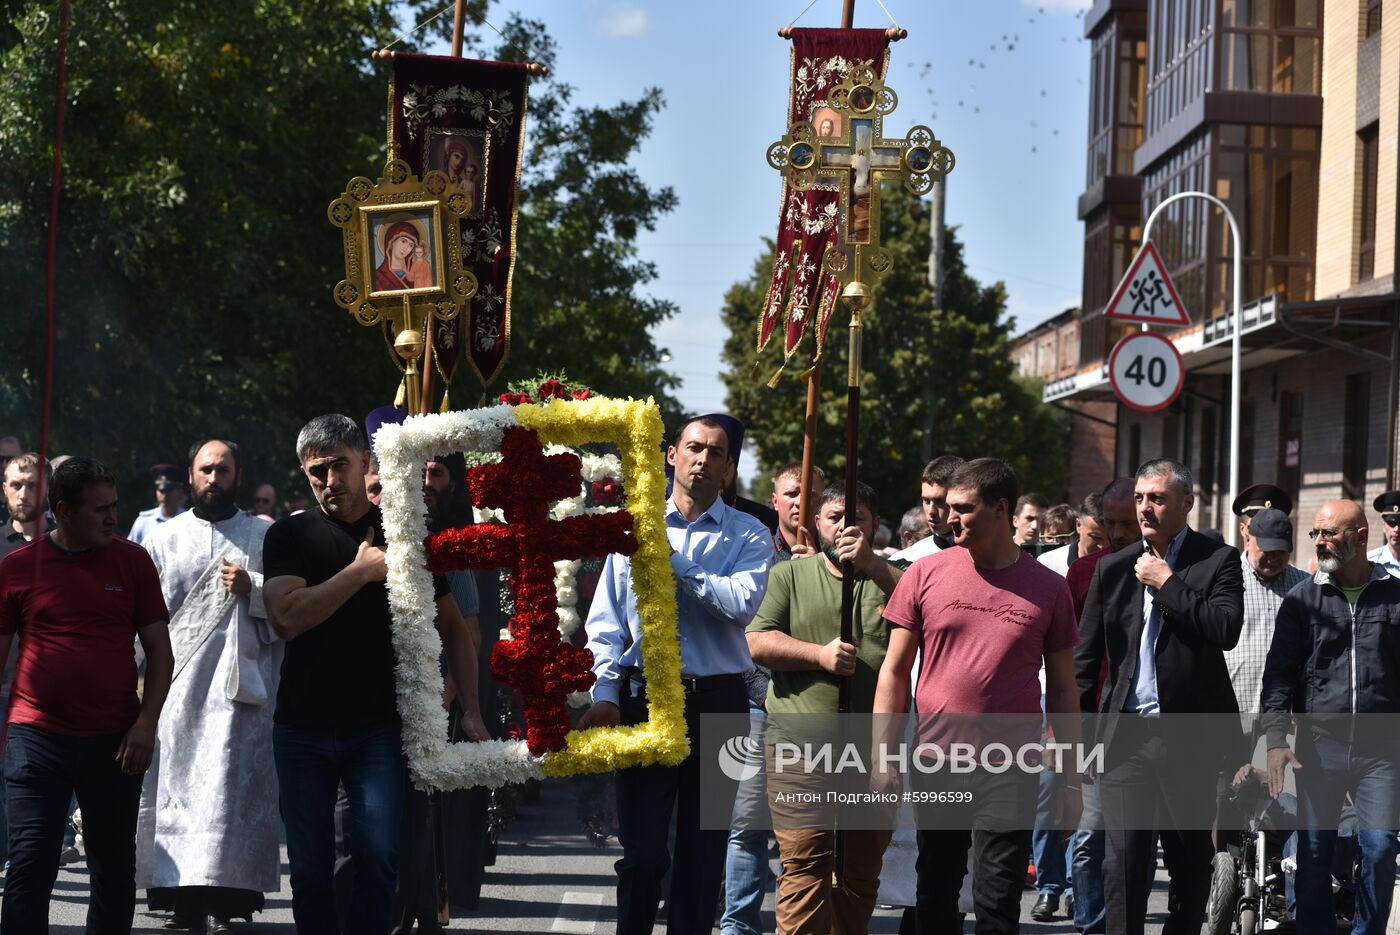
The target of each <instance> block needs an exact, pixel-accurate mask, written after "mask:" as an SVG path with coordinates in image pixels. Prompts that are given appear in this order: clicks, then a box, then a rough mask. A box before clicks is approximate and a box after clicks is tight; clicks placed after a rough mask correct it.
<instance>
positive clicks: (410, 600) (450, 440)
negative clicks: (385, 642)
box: [375, 396, 690, 790]
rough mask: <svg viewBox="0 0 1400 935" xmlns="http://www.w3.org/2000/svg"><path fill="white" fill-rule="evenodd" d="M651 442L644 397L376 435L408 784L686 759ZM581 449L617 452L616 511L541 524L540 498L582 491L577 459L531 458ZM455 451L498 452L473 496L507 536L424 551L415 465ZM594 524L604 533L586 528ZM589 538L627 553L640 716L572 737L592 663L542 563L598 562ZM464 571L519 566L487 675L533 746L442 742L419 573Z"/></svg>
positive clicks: (480, 473) (481, 781) (519, 408)
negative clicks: (570, 630) (577, 699)
mask: <svg viewBox="0 0 1400 935" xmlns="http://www.w3.org/2000/svg"><path fill="white" fill-rule="evenodd" d="M661 437H662V428H661V414H660V411H659V410H658V409H657V407H656V404H655V402H653V401H652V400H650V399H648V400H647V401H646V402H640V401H637V400H631V399H628V400H618V399H609V398H607V397H598V396H593V397H590V398H588V399H573V400H565V399H560V398H556V399H551V400H550V401H549V402H548V403H545V404H542V405H535V404H523V405H516V406H495V407H492V408H490V409H475V410H469V411H464V412H450V413H444V414H441V415H427V416H413V417H410V418H409V419H407V420H405V421H404V422H403V423H402V424H400V425H386V426H384V427H383V428H381V429H380V430H379V432H378V433H376V435H375V452H376V454H377V456H378V459H379V470H380V479H381V482H382V484H383V491H384V494H383V500H382V503H381V510H382V512H383V514H384V535H385V538H386V539H387V541H388V553H387V563H388V566H389V578H388V586H389V606H390V609H391V611H392V613H393V642H394V652H395V655H396V656H397V659H398V666H397V674H398V706H399V715H400V717H401V719H402V721H403V744H404V753H405V755H406V756H407V757H408V764H409V770H410V772H411V773H412V776H413V781H414V784H415V785H417V786H418V787H420V788H433V789H444V790H446V789H461V788H466V787H470V786H487V787H491V788H494V787H496V786H501V785H504V784H506V783H511V782H523V781H524V780H526V779H532V778H538V777H540V776H568V775H573V774H575V773H589V772H606V771H609V770H613V769H617V768H619V767H626V766H642V765H646V764H650V763H663V764H667V765H674V764H677V763H679V762H680V761H681V760H683V759H684V758H685V757H686V756H687V754H688V753H689V751H690V743H689V740H688V739H687V736H686V728H685V698H684V692H683V690H682V688H681V683H680V674H681V660H680V643H679V642H678V640H677V636H676V593H675V577H674V575H673V574H672V572H671V564H670V560H669V551H670V547H669V543H668V542H667V539H666V526H665V520H664V516H665V501H666V477H665V473H664V469H663V466H662V464H663V462H662V456H661V450H662V449H661ZM590 442H610V443H613V444H616V445H617V446H618V448H619V451H620V455H621V460H622V473H623V488H624V489H625V490H626V492H627V509H626V510H625V511H621V512H618V513H612V514H608V515H607V516H606V517H603V516H592V517H571V518H570V519H569V520H565V521H563V522H548V520H547V513H548V505H549V504H548V501H549V500H550V499H560V498H561V496H569V495H574V494H576V492H577V489H578V487H579V484H580V481H579V477H578V459H577V458H576V457H574V456H572V455H552V456H548V457H546V456H544V454H543V451H542V446H543V445H549V444H557V445H568V446H579V445H583V444H587V443H590ZM456 451H463V452H466V451H500V452H502V454H503V456H504V459H503V461H502V462H501V463H500V464H498V465H490V466H487V467H484V468H474V469H473V471H474V472H475V473H474V474H473V475H472V476H471V477H470V478H469V480H468V485H469V487H470V488H471V492H472V497H473V500H474V501H475V502H476V503H477V505H478V506H493V507H499V508H502V509H504V510H505V513H506V521H507V525H505V526H500V525H495V526H486V527H468V529H467V530H465V531H463V532H461V533H460V534H454V535H443V534H439V536H435V537H433V539H428V536H427V526H426V523H425V520H424V516H425V514H426V507H425V505H424V501H423V490H422V484H421V481H420V478H421V471H422V466H423V463H424V462H425V461H428V460H429V459H431V458H432V457H434V456H435V455H440V454H447V453H451V452H456ZM565 488H570V490H569V491H566V490H565ZM484 501H486V502H484ZM574 520H577V521H578V522H572V521H574ZM585 520H587V521H592V522H591V523H585V522H583V521H585ZM599 521H603V522H602V525H606V526H607V527H608V528H607V529H606V530H604V529H601V528H598V529H595V528H593V525H594V524H597V523H599ZM575 526H577V529H575V528H574V527H575ZM629 526H630V531H629V529H628V527H629ZM566 527H567V528H566ZM585 527H587V528H586V529H585ZM592 537H598V539H599V541H600V542H601V541H606V543H607V546H606V548H607V550H615V551H621V552H624V553H625V552H626V551H628V550H634V551H632V554H631V560H632V573H631V582H632V590H633V592H634V594H635V595H636V601H637V613H638V616H639V618H640V620H641V628H642V640H641V652H642V661H643V665H644V667H645V668H646V671H647V697H648V702H649V711H648V714H649V717H648V720H647V721H646V722H645V723H642V724H638V725H636V726H633V727H612V728H602V727H599V728H592V729H590V730H587V731H567V722H563V723H562V724H561V718H563V717H564V715H563V713H562V712H563V705H562V698H563V695H564V694H565V693H567V692H569V691H574V690H578V689H579V688H586V687H587V686H588V685H589V684H591V683H592V672H591V661H590V660H589V659H588V658H585V657H587V656H588V653H587V651H586V650H580V649H577V648H574V647H570V646H568V645H567V644H564V643H562V641H561V640H560V639H559V633H558V629H557V627H558V618H557V616H556V614H555V603H554V600H555V596H554V588H553V584H552V569H553V561H554V560H555V559H556V558H563V557H571V555H572V554H584V552H583V551H580V550H591V554H597V553H598V552H599V551H600V550H601V548H600V546H599V545H597V544H594V543H592V542H585V540H587V539H590V538H592ZM467 564H502V565H510V566H514V568H515V574H514V578H515V581H514V587H515V596H516V616H515V617H514V618H512V621H511V627H512V635H513V636H514V639H512V640H511V641H509V642H507V643H505V644H502V645H501V646H498V647H497V654H499V657H500V658H499V659H493V661H492V670H493V672H497V673H498V677H499V676H505V677H506V679H507V681H508V682H510V683H512V684H514V685H515V687H517V688H519V689H520V690H521V693H522V695H523V696H524V700H525V711H526V720H527V727H528V728H529V729H530V736H529V740H528V741H519V740H515V741H506V740H491V741H485V742H481V743H455V744H449V743H448V742H447V730H446V715H445V713H444V712H443V710H442V705H441V702H440V700H441V697H442V674H441V670H440V669H439V667H438V656H439V654H440V653H441V651H442V643H441V640H440V639H439V637H438V634H437V630H436V629H435V628H434V626H433V619H434V616H435V613H436V608H435V605H434V601H433V586H432V576H431V572H430V571H429V568H430V566H431V567H432V568H433V569H434V570H444V569H447V568H452V567H464V566H465V565H467ZM546 568H547V569H549V578H548V579H547V580H546V578H545V577H544V575H545V569H546ZM537 578H538V579H539V580H535V579H537ZM565 731H567V733H565ZM532 748H533V751H532Z"/></svg>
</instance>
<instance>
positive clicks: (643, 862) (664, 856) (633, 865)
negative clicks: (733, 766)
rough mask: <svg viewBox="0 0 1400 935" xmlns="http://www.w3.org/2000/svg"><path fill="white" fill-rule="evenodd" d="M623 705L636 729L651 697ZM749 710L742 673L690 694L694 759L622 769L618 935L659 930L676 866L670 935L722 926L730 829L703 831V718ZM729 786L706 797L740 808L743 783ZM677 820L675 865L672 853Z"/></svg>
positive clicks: (687, 717) (627, 721)
mask: <svg viewBox="0 0 1400 935" xmlns="http://www.w3.org/2000/svg"><path fill="white" fill-rule="evenodd" d="M621 701H622V704H621V708H622V719H623V723H625V724H636V723H640V722H641V721H642V720H644V719H645V718H646V701H645V696H641V697H625V698H623V699H622V700H621ZM748 710H749V696H748V692H747V690H746V689H745V688H744V680H743V677H742V676H739V675H735V676H733V677H732V678H723V679H719V680H717V681H716V682H715V683H713V684H712V685H711V686H708V687H706V688H704V689H701V690H698V691H693V692H687V693H686V696H685V722H686V729H687V730H688V731H689V733H690V750H691V753H690V756H689V757H687V758H686V759H685V761H684V762H683V763H681V764H680V765H679V766H638V767H633V768H631V769H620V770H618V771H617V782H616V787H617V837H618V840H619V841H620V842H621V844H622V859H621V860H619V861H618V862H617V864H616V865H615V867H616V870H617V933H618V935H646V933H648V932H650V931H651V930H652V926H653V925H654V923H655V922H656V909H657V906H658V905H659V904H660V902H661V880H662V878H663V877H664V876H665V875H666V871H667V869H668V868H669V869H671V871H672V873H671V889H670V894H669V896H668V897H667V906H666V931H667V932H668V933H671V935H686V933H698V935H705V933H708V932H709V931H710V929H711V928H713V927H714V921H715V907H716V906H717V905H718V903H719V893H720V884H721V883H722V881H723V879H724V855H725V849H726V846H727V843H728V840H729V831H728V829H721V830H707V831H702V830H701V829H700V757H699V753H698V751H699V749H700V741H699V737H700V715H702V714H745V713H747V712H748ZM712 781H713V780H712ZM725 785H726V787H727V788H724V789H721V790H719V791H718V792H717V791H716V790H715V789H714V788H710V789H707V790H706V793H705V794H706V795H715V794H721V795H727V796H728V797H729V799H730V801H731V803H732V801H733V799H734V793H735V791H736V790H737V788H738V785H737V783H729V782H726V783H725ZM673 814H674V817H675V822H676V856H675V866H674V867H672V865H671V853H670V849H669V848H668V847H667V837H668V834H669V831H670V828H671V819H672V816H673Z"/></svg>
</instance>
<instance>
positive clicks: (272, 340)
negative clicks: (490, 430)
mask: <svg viewBox="0 0 1400 935" xmlns="http://www.w3.org/2000/svg"><path fill="white" fill-rule="evenodd" d="M418 6H419V7H422V4H421V3H420V4H419V5H418ZM484 7H485V4H484V3H475V4H473V5H472V14H473V17H474V18H477V17H479V16H480V14H481V13H482V11H483V9H484ZM57 9H58V7H57V3H55V2H53V0H25V2H19V3H16V4H14V5H12V7H11V10H12V15H11V16H10V17H9V20H8V22H9V25H8V27H3V28H0V29H3V31H0V75H3V78H0V81H3V86H0V152H3V153H4V154H5V158H4V160H0V282H3V283H4V284H5V294H4V304H5V310H6V314H5V315H4V316H3V317H0V345H2V346H3V347H4V348H5V366H4V367H3V368H0V435H3V434H6V433H9V432H14V433H17V434H20V435H22V436H24V438H25V440H26V442H27V443H28V444H30V445H32V444H34V443H35V441H36V440H37V435H38V412H39V378H40V375H41V372H42V369H41V368H42V339H43V325H42V318H43V315H42V310H43V270H44V250H43V247H44V243H45V239H46V229H47V210H48V200H49V166H50V160H51V159H52V143H53V110H54V106H53V105H54V84H55V74H56V48H57V35H58V16H57ZM418 12H419V9H418V8H415V7H413V6H412V5H410V6H408V7H400V6H397V5H395V4H393V3H391V2H388V0H332V2H322V3H312V2H308V0H260V2H259V3H257V4H255V5H254V6H253V7H250V6H249V5H247V4H237V3H233V4H230V3H203V2H195V0H160V2H156V0H111V2H108V3H104V4H100V5H96V6H93V5H88V4H74V5H73V14H72V27H71V35H70V41H69V60H68V92H67V112H66V118H65V146H64V182H63V190H62V198H61V202H60V218H59V238H58V243H59V277H58V329H57V358H56V362H57V366H56V376H55V381H54V391H55V395H54V399H55V405H54V410H53V426H52V434H51V445H50V451H51V452H54V453H81V454H88V455H92V456H94V457H98V458H100V459H102V460H104V461H106V462H108V463H109V464H111V465H112V467H113V468H114V469H116V470H117V471H118V473H119V475H120V476H122V477H123V478H125V479H126V480H127V482H126V483H125V484H124V492H125V493H126V494H127V497H128V500H127V505H126V506H125V507H124V509H123V514H124V521H129V520H130V518H131V516H132V515H134V512H135V510H136V509H139V508H142V507H144V506H146V505H148V503H149V501H150V488H149V484H148V482H147V480H146V478H145V466H146V465H149V464H150V463H152V462H155V461H176V462H179V461H181V460H182V459H183V458H184V455H185V451H186V449H187V447H188V445H189V444H190V442H191V441H192V440H193V439H195V438H197V437H201V436H208V435H221V436H228V437H232V438H235V439H237V440H238V441H239V442H241V443H242V445H243V447H244V460H245V465H244V469H245V493H246V492H247V491H248V490H249V489H250V488H251V485H252V483H253V482H255V481H260V480H272V481H274V482H275V483H278V484H281V483H283V482H285V481H288V480H292V479H294V478H295V476H296V475H295V458H294V455H293V452H292V447H293V442H294V439H295V435H296V431H297V429H298V428H299V427H300V425H301V424H302V423H303V422H304V421H305V420H306V419H307V418H309V417H310V416H313V415H316V414H317V413H321V412H326V411H341V412H346V413H348V414H350V415H352V416H358V415H361V414H363V413H365V412H367V411H368V410H370V409H371V408H373V407H375V406H378V405H383V404H385V403H388V402H390V401H391V400H392V399H393V395H394V391H395V387H396V381H397V373H396V371H395V370H394V369H393V367H392V364H391V362H390V361H389V360H388V356H387V355H388V351H387V349H386V348H385V347H384V344H383V341H382V339H381V337H380V335H379V333H378V332H377V330H374V329H367V328H361V327H360V326H358V325H356V324H355V323H354V322H353V321H352V320H351V319H350V317H349V316H348V315H346V314H345V313H344V312H343V311H341V310H340V309H339V308H338V307H337V306H336V305H335V304H334V302H333V301H332V299H331V295H330V287H331V286H332V285H333V284H334V283H335V282H336V281H337V280H339V279H340V278H342V277H343V275H344V272H343V270H344V266H343V261H342V259H341V254H340V236H339V233H338V232H337V231H336V230H335V228H333V227H332V226H331V225H330V223H329V222H328V221H327V219H326V205H327V204H328V203H329V202H330V201H331V199H333V198H334V197H335V196H336V194H337V193H338V192H340V191H341V189H342V187H343V185H344V183H345V182H346V181H347V180H348V179H350V178H351V177H353V176H356V175H370V176H374V175H377V174H378V172H379V170H380V169H382V167H383V164H384V141H385V130H384V122H385V113H384V103H385V94H386V87H387V83H388V75H387V68H386V66H383V65H378V64H375V63H372V62H371V61H370V58H369V52H370V51H371V50H372V49H374V48H377V47H381V46H383V45H385V44H386V43H388V42H389V41H390V40H392V39H393V38H394V37H395V36H396V35H398V34H399V33H400V32H401V31H402V30H403V28H404V21H406V20H409V19H410V17H412V16H415V15H416V14H417V13H418ZM398 13H402V14H403V20H400V19H399V18H398V16H397V15H396V14H398ZM417 18H418V19H422V18H425V17H422V16H418V17H417ZM450 19H451V17H450V16H447V17H444V18H443V19H441V20H439V21H438V23H437V24H436V25H438V26H441V25H442V24H445V23H447V22H449V21H450ZM473 32H474V33H476V32H481V33H486V35H489V36H490V39H491V41H492V42H495V43H498V45H499V47H495V48H493V47H491V45H490V44H489V43H488V42H487V41H486V39H484V38H483V37H482V36H480V35H469V39H468V54H474V55H476V56H478V57H493V56H494V57H499V58H504V59H512V60H521V59H522V58H523V56H524V54H526V53H525V52H523V51H522V49H525V50H528V54H529V57H530V58H531V59H533V60H536V61H542V62H544V63H545V64H546V65H549V64H552V63H553V57H554V46H553V44H552V43H551V41H550V39H549V38H548V36H547V34H546V32H545V30H544V27H543V26H542V25H541V24H539V23H532V22H527V21H521V20H514V19H512V20H510V21H508V22H506V24H505V26H504V28H503V33H504V36H503V37H498V36H496V34H495V33H494V32H489V33H488V32H486V30H485V29H484V28H480V29H479V30H477V29H474V30H473ZM423 35H424V34H420V38H421V37H422V36H423ZM527 37H528V38H527ZM571 97H572V90H571V89H570V88H569V87H568V86H567V85H564V84H562V83H560V82H558V81H556V80H554V79H546V80H535V81H534V82H532V85H531V89H530V102H529V117H528V120H527V123H526V133H527V138H526V154H527V155H526V159H527V167H526V170H525V173H524V176H523V178H522V185H521V188H522V192H521V196H522V197H521V202H522V209H521V216H520V222H519V228H518V239H517V251H518V252H517V256H518V261H517V265H516V275H515V286H514V290H515V291H514V300H513V314H514V342H513V352H512V356H511V359H510V362H509V364H508V366H507V370H506V372H505V373H504V374H503V376H502V377H501V378H499V379H498V384H497V385H495V386H493V388H492V392H493V394H494V393H497V392H500V391H501V390H503V389H504V388H505V384H506V382H507V381H508V380H511V379H517V378H520V377H524V376H528V375H530V374H532V373H534V372H535V371H536V370H538V369H542V368H550V369H563V370H566V371H567V372H568V374H569V375H570V377H571V378H573V379H574V380H577V381H579V382H581V383H586V384H588V385H591V386H592V387H594V388H595V389H596V390H598V391H599V392H604V393H609V394H613V395H629V394H630V395H633V396H646V395H648V394H654V395H656V396H657V397H658V399H659V400H660V402H661V403H662V405H663V407H664V408H665V409H666V411H667V414H668V415H674V414H675V413H676V412H677V411H678V408H679V407H678V406H677V404H676V402H675V400H674V399H673V398H672V397H671V396H670V395H669V391H670V390H671V389H672V388H673V387H674V386H675V385H676V381H675V380H674V378H673V377H671V376H670V375H668V374H667V373H665V372H664V371H662V370H661V369H660V366H659V359H660V357H661V353H662V351H661V349H659V348H657V347H655V346H654V344H653V342H652V340H651V337H650V332H649V329H650V328H651V327H652V326H654V325H655V324H657V323H658V322H660V321H662V320H664V319H665V318H666V317H668V316H670V315H671V314H673V313H674V312H675V307H674V306H673V305H672V304H670V303H669V302H666V301H662V300H658V299H654V298H650V297H648V296H646V295H643V294H641V293H640V292H639V289H638V287H639V286H644V285H645V283H646V282H648V281H649V280H650V279H652V278H654V271H653V270H652V269H651V267H650V266H648V265H647V264H645V263H642V262H639V261H638V259H637V256H636V250H635V237H636V234H637V232H638V230H639V229H641V228H650V227H651V226H652V225H653V224H654V223H655V222H656V220H657V218H658V217H659V216H660V215H661V214H663V213H665V212H666V211H669V210H670V209H671V208H672V207H673V206H674V204H675V196H674V194H673V193H672V192H671V191H670V190H668V189H651V188H648V187H647V186H646V185H645V184H643V182H642V181H641V180H640V179H639V178H638V177H637V175H636V174H635V173H634V172H633V171H632V170H631V169H630V168H629V167H628V162H629V161H630V159H631V157H632V155H633V153H634V152H635V150H636V148H637V146H638V145H639V144H640V142H641V141H642V140H643V139H644V138H645V136H646V135H647V133H648V132H649V131H650V129H651V121H652V118H653V116H654V115H655V113H656V111H657V109H658V108H660V107H661V106H662V102H661V99H660V96H659V94H658V93H657V92H655V91H648V92H645V93H643V94H642V96H641V97H639V98H638V99H637V100H633V101H623V102H620V103H618V104H616V105H615V106H612V107H578V106H575V105H574V104H573V103H572V102H571ZM472 381H473V375H472V374H471V373H470V369H469V368H468V367H466V366H465V365H463V367H462V368H461V369H460V370H459V371H458V374H457V379H456V381H455V382H454V386H453V389H454V392H453V394H452V395H453V400H454V403H455V404H456V405H458V406H461V405H464V404H468V405H469V404H473V403H475V402H476V400H477V399H478V397H479V395H480V389H479V387H478V386H476V385H474V383H473V382H472Z"/></svg>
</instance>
